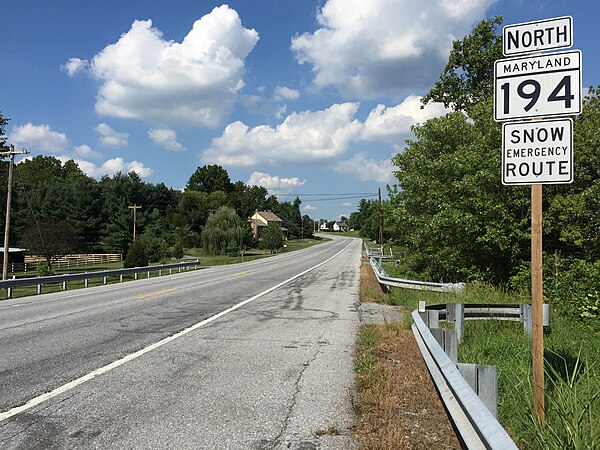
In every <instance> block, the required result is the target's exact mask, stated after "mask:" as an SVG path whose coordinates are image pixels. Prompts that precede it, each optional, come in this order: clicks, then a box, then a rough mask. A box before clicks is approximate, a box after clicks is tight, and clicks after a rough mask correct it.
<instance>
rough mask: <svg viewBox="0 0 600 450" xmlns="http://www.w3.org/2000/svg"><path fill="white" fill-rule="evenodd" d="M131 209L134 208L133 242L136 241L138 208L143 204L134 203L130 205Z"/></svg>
mask: <svg viewBox="0 0 600 450" xmlns="http://www.w3.org/2000/svg"><path fill="white" fill-rule="evenodd" d="M128 208H129V209H133V242H135V223H136V221H137V214H136V212H137V210H138V209H141V208H142V205H136V204H135V203H134V204H133V205H129V206H128Z"/></svg>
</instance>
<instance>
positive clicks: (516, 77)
mask: <svg viewBox="0 0 600 450" xmlns="http://www.w3.org/2000/svg"><path fill="white" fill-rule="evenodd" d="M579 113H581V52H580V51H579V50H573V51H567V52H556V53H549V54H547V55H542V56H525V57H519V58H506V59H499V60H497V61H496V62H495V63H494V119H495V120H496V121H504V120H514V119H527V118H533V117H548V116H564V115H571V114H579Z"/></svg>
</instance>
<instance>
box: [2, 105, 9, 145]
mask: <svg viewBox="0 0 600 450" xmlns="http://www.w3.org/2000/svg"><path fill="white" fill-rule="evenodd" d="M9 120H10V119H9V118H8V117H4V116H3V115H2V113H1V112H0V151H3V152H4V151H7V150H8V147H7V146H6V139H7V137H6V133H5V131H4V129H5V128H6V125H8V121H9Z"/></svg>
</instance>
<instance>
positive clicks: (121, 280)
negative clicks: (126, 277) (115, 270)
mask: <svg viewBox="0 0 600 450" xmlns="http://www.w3.org/2000/svg"><path fill="white" fill-rule="evenodd" d="M119 282H120V283H122V282H123V274H121V275H119Z"/></svg>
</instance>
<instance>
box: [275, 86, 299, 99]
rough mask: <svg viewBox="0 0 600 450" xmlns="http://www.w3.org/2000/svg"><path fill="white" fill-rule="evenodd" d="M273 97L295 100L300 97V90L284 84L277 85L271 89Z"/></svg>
mask: <svg viewBox="0 0 600 450" xmlns="http://www.w3.org/2000/svg"><path fill="white" fill-rule="evenodd" d="M273 98H275V100H297V99H299V98H300V92H298V91H297V90H296V89H290V88H288V87H285V86H277V87H276V88H275V90H274V91H273Z"/></svg>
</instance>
